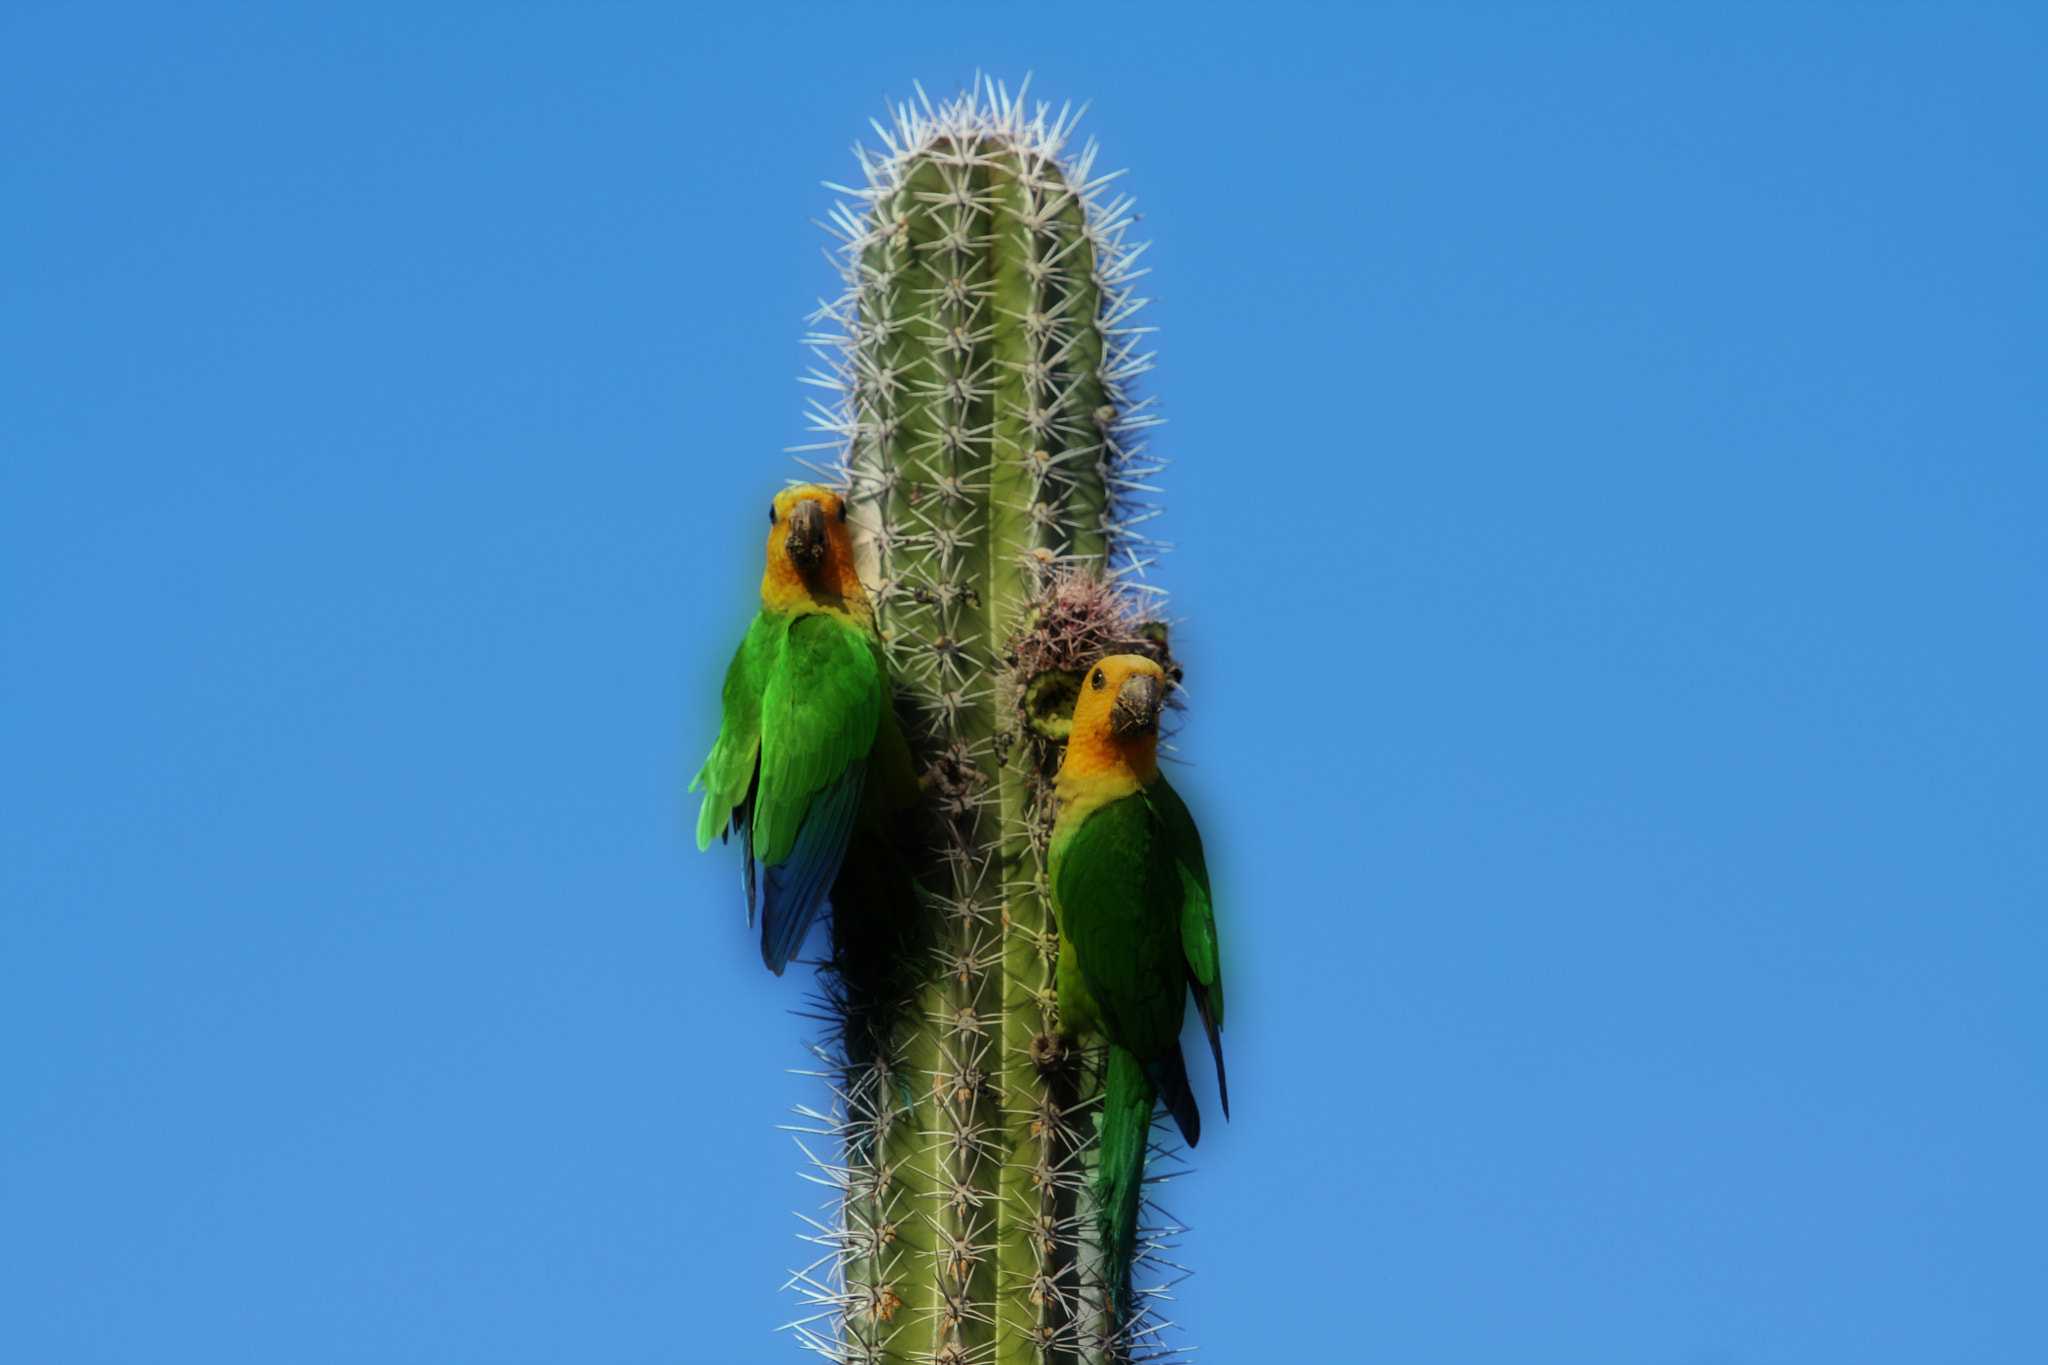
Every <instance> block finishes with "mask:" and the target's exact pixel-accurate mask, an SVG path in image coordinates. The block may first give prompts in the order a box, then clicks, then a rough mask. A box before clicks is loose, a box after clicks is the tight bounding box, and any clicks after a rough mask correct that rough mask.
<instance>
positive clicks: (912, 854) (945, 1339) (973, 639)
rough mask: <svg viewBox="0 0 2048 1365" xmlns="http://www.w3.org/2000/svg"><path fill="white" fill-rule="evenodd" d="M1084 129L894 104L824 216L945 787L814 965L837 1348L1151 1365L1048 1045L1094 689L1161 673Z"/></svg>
mask: <svg viewBox="0 0 2048 1365" xmlns="http://www.w3.org/2000/svg"><path fill="white" fill-rule="evenodd" d="M1072 122H1073V120H1072V117H1071V116H1070V115H1069V113H1067V112H1066V111H1062V112H1061V113H1060V114H1059V115H1058V116H1057V117H1049V115H1048V111H1047V110H1046V109H1045V108H1044V107H1043V106H1041V107H1039V108H1038V109H1037V110H1036V111H1035V112H1034V113H1030V114H1027V112H1026V110H1025V107H1024V103H1023V98H1022V95H1021V93H1020V95H1019V96H1018V97H1017V98H1015V99H1012V98H1010V97H1009V96H1008V94H1007V93H1006V92H1005V91H1003V90H1002V89H1001V88H1000V87H997V86H995V85H993V84H990V85H989V86H987V87H986V88H985V89H982V90H976V91H970V92H968V93H965V94H963V95H961V96H960V97H959V98H958V99H956V100H954V101H952V102H950V103H946V104H943V105H937V106H935V105H933V104H932V103H931V102H930V101H928V100H926V101H923V102H922V103H920V104H919V105H916V106H913V107H906V108H904V109H901V110H899V111H897V114H896V119H895V126H894V128H893V129H889V130H885V131H883V139H884V144H885V146H884V150H883V151H882V152H881V153H879V154H868V153H863V154H862V161H863V164H864V166H865V169H866V171H867V183H866V184H865V186H864V187H862V188H859V189H855V190H850V191H847V193H849V194H851V195H852V196H853V199H854V201H855V202H854V203H853V204H851V205H843V206H842V207H841V209H840V211H839V213H838V215H837V221H838V226H839V229H840V231H841V233H842V235H843V239H844V251H843V258H842V263H843V267H844V274H845V279H846V286H847V287H846V292H845V294H844V295H843V296H842V297H841V298H840V299H839V300H838V301H837V302H836V303H835V304H833V305H830V306H828V307H827V308H826V309H825V310H824V311H823V313H822V314H821V315H820V316H821V319H822V320H823V321H825V322H827V323H829V324H835V325H836V328H837V330H836V332H835V333H834V334H832V335H830V336H824V337H818V338H814V341H815V342H817V343H818V344H820V345H821V346H822V347H824V348H825V349H824V351H823V353H824V354H826V355H827V357H828V358H829V359H830V361H831V363H832V364H831V369H830V371H829V373H825V374H821V375H820V376H818V378H819V380H820V382H823V383H826V384H828V385H830V386H831V387H833V388H834V389H836V390H837V391H838V394H839V401H838V402H837V403H836V404H832V405H830V406H821V409H820V425H821V426H822V427H823V428H825V429H827V430H829V431H830V432H832V433H833V434H834V437H835V439H834V442H833V443H832V447H831V448H832V449H833V450H834V453H835V456H836V464H835V465H834V466H833V468H832V469H831V470H830V471H829V472H830V473H831V475H832V476H834V477H836V478H837V479H839V480H841V481H843V482H844V483H845V484H846V485H847V486H848V487H850V489H851V501H852V522H853V526H854V529H855V533H856V546H857V553H858V554H859V556H860V557H861V561H862V564H861V567H862V577H863V579H864V580H866V581H867V582H868V583H869V584H870V586H871V589H872V592H873V595H874V598H875V601H876V606H877V612H878V619H879V623H880V626H881V629H882V632H883V636H884V639H885V643H886V647H887V652H888V656H889V658H890V661H891V666H892V668H893V669H894V673H895V678H896V687H897V696H896V705H897V710H898V714H899V716H900V718H901V720H902V722H903V726H904V730H905V733H906V734H907V735H908V736H909V737H910V740H911V744H912V747H913V749H914V750H915V751H916V753H917V755H918V758H919V762H920V766H921V768H922V769H923V771H924V777H925V800H924V805H923V808H922V809H921V810H920V812H919V813H918V814H917V815H916V816H914V817H913V818H912V819H910V820H909V821H908V822H906V824H905V826H904V827H903V828H902V829H900V830H899V831H898V838H897V840H896V845H895V849H894V851H893V852H892V853H890V854H889V855H887V857H888V858H889V859H890V860H891V861H894V860H896V859H900V860H901V862H900V864H898V867H899V871H900V872H902V873H905V874H908V875H899V876H898V877H896V878H895V879H894V881H893V883H892V882H890V880H889V879H888V878H886V877H884V878H882V879H880V882H879V883H871V884H870V885H869V886H867V887H866V888H864V889H859V888H857V889H851V890H847V892H846V896H845V899H848V900H852V899H855V898H856V896H855V890H862V893H863V894H866V895H869V896H870V897H871V896H872V893H873V890H874V885H876V884H885V885H886V884H893V885H895V886H896V887H897V888H899V889H898V890H897V891H896V892H894V893H893V895H894V900H893V901H892V902H890V903H889V905H888V907H887V912H886V913H885V914H884V915H883V916H881V917H880V920H879V921H878V919H877V917H876V916H875V915H873V914H868V915H866V916H864V917H860V918H858V920H857V922H856V917H855V916H853V915H851V914H841V915H839V916H838V918H837V920H836V921H835V955H834V960H833V962H832V964H831V966H830V967H829V968H828V970H827V971H826V972H825V973H824V975H823V976H822V978H821V980H822V981H823V983H824V989H825V993H826V996H827V1003H828V1004H829V1006H830V1009H831V1017H833V1018H834V1020H835V1024H834V1027H833V1032H832V1036H831V1037H830V1039H828V1041H827V1044H826V1045H825V1046H824V1047H823V1048H821V1053H822V1054H823V1055H824V1056H825V1057H826V1058H827V1060H828V1064H829V1068H830V1069H829V1071H828V1073H827V1074H828V1075H829V1077H830V1078H831V1081H832V1083H833V1086H834V1090H835V1095H836V1103H835V1105H834V1106H833V1107H832V1111H831V1113H830V1114H829V1115H827V1114H819V1115H816V1116H815V1117H818V1118H821V1119H824V1120H826V1122H824V1123H822V1124H821V1125H819V1130H820V1131H821V1132H824V1133H826V1134H828V1135H829V1137H830V1138H831V1140H832V1141H833V1142H834V1143H835V1145H836V1151H835V1152H834V1153H833V1154H832V1155H831V1156H830V1157H829V1158H827V1157H825V1156H823V1155H822V1154H820V1155H819V1160H820V1164H821V1165H822V1166H823V1167H824V1168H825V1169H826V1170H827V1171H828V1172H829V1173H830V1174H829V1179H830V1181H831V1182H832V1184H833V1185H834V1188H835V1196H836V1197H835V1202H834V1206H833V1207H832V1209H831V1211H830V1213H829V1214H828V1216H827V1218H825V1219H824V1220H821V1221H820V1223H819V1233H818V1236H817V1238H816V1239H815V1240H818V1241H820V1242H822V1243H823V1244H824V1245H825V1246H826V1248H827V1251H828V1254H827V1256H826V1257H825V1259H823V1260H821V1261H820V1262H819V1263H818V1264H817V1265H816V1266H814V1267H813V1268H812V1269H811V1270H810V1271H808V1272H806V1273H805V1274H804V1275H802V1276H800V1277H799V1280H800V1283H802V1284H803V1285H804V1286H805V1287H806V1288H807V1290H808V1292H809V1293H810V1296H811V1298H812V1299H813V1300H814V1302H815V1303H816V1304H817V1305H819V1311H818V1312H817V1313H816V1315H815V1316H813V1317H810V1318H808V1319H806V1320H805V1321H804V1322H802V1323H800V1324H798V1330H799V1333H800V1335H801V1336H802V1338H803V1339H804V1340H805V1342H806V1343H807V1344H809V1345H811V1346H812V1347H814V1348H815V1349H817V1350H819V1351H820V1352H821V1353H822V1354H824V1355H826V1356H828V1357H829V1358H832V1359H834V1360H842V1361H890V1362H913V1361H914V1362H961V1363H962V1365H965V1362H976V1363H977V1365H979V1363H981V1362H989V1363H990V1365H1041V1363H1044V1365H1051V1363H1052V1362H1083V1361H1088V1362H1095V1361H1110V1360H1121V1359H1129V1358H1132V1357H1133V1355H1138V1356H1147V1357H1152V1358H1157V1357H1158V1356H1160V1355H1162V1354H1163V1353H1164V1348H1163V1347H1162V1346H1161V1345H1160V1343H1159V1340H1158V1331H1157V1329H1158V1327H1159V1325H1160V1324H1159V1323H1158V1320H1157V1319H1156V1317H1154V1316H1153V1315H1152V1314H1151V1312H1150V1307H1149V1301H1148V1300H1147V1299H1146V1297H1145V1296H1144V1295H1143V1294H1140V1295H1139V1296H1138V1297H1139V1302H1138V1303H1137V1304H1136V1305H1135V1306H1134V1305H1132V1304H1131V1303H1129V1302H1128V1301H1126V1300H1125V1298H1124V1296H1122V1295H1120V1294H1119V1292H1118V1287H1117V1286H1116V1285H1115V1284H1114V1283H1111V1282H1110V1271H1109V1269H1108V1267H1107V1263H1106V1261H1105V1258H1104V1254H1103V1247H1102V1244H1101V1240H1100V1235H1099V1224H1098V1211H1097V1209H1096V1208H1095V1207H1094V1203H1093V1197H1094V1182H1093V1174H1092V1173H1093V1163H1094V1151H1093V1143H1094V1123H1095V1119H1094V1105H1095V1102H1096V1101H1097V1100H1098V1098H1099V1095H1100V1088H1101V1068H1102V1059H1101V1057H1100V1055H1099V1049H1098V1050H1091V1049H1084V1048H1078V1047H1077V1046H1076V1045H1075V1043H1074V1040H1072V1039H1069V1038H1065V1037H1063V1036H1062V1035H1061V1033H1060V1029H1059V1020H1058V1012H1057V998H1056V993H1055V990H1054V985H1055V965H1056V960H1057V954H1058V933H1057V928H1056V925H1055V922H1054V918H1053V912H1052V907H1051V905H1050V902H1049V899H1048V894H1047V887H1046V846H1047V836H1048V834H1049V832H1050V829H1051V823H1052V815H1053V803H1052V790H1051V779H1052V776H1053V774H1054V773H1055V772H1056V771H1057V769H1058V766H1059V759H1060V748H1061V745H1060V741H1061V740H1062V739H1063V738H1064V735H1065V728H1064V727H1065V725H1066V724H1067V716H1068V714H1069V713H1070V710H1071V704H1072V698H1073V696H1074V694H1075V689H1076V686H1077V684H1078V681H1079V678H1080V676H1081V670H1082V669H1083V668H1085V667H1086V666H1087V665H1088V664H1089V663H1091V662H1092V661H1093V660H1094V659H1095V658H1096V657H1098V656H1100V655H1101V654H1103V653H1107V652H1115V651H1122V652H1138V651H1143V652H1148V653H1150V654H1152V655H1153V656H1154V657H1156V658H1159V659H1160V660H1161V661H1162V662H1164V663H1166V664H1167V665H1168V667H1169V670H1170V671H1171V669H1172V663H1171V659H1170V658H1168V656H1167V650H1166V635H1165V630H1164V627H1163V626H1160V625H1157V624H1153V623H1148V622H1147V620H1146V617H1147V616H1151V615H1156V606H1157V603H1156V599H1154V598H1152V597H1150V596H1149V595H1148V592H1149V590H1148V589H1145V588H1144V587H1143V586H1142V585H1141V584H1140V583H1139V581H1138V580H1139V576H1140V573H1141V571H1142V568H1143V565H1144V564H1145V563H1146V562H1147V561H1146V558H1145V557H1146V555H1147V554H1148V553H1149V552H1150V550H1151V549H1152V546H1151V545H1150V543H1149V542H1146V541H1144V540H1142V539H1141V538H1140V537H1139V536H1138V535H1137V534H1136V533H1135V532H1134V530H1133V527H1134V526H1135V525H1136V524H1137V523H1138V522H1141V521H1143V520H1144V519H1145V518H1146V517H1148V516H1150V515H1152V509H1150V508H1149V507H1148V506H1147V505H1145V504H1143V503H1141V502H1139V501H1137V499H1138V498H1139V497H1140V496H1141V495H1142V494H1143V493H1144V492H1145V491H1146V490H1145V487H1144V484H1143V482H1142V481H1143V479H1144V478H1145V477H1146V476H1147V475H1148V474H1150V473H1151V472H1153V470H1155V469H1156V468H1157V463H1156V462H1154V461H1151V460H1149V459H1148V458H1147V456H1146V455H1145V453H1144V452H1145V446H1144V441H1143V435H1144V429H1145V428H1146V427H1147V426H1148V425H1149V424H1150V423H1151V422H1152V421H1153V420H1154V419H1153V418H1152V416H1151V415H1150V413H1149V410H1148V405H1147V403H1146V402H1144V401H1138V400H1136V399H1135V398H1134V396H1133V394H1132V393H1131V392H1130V387H1129V386H1130V383H1131V381H1132V379H1133V377H1134V376H1136V375H1137V374H1139V373H1140V372H1142V371H1143V370H1145V369H1146V368H1148V359H1149V358H1148V357H1147V356H1145V355H1142V354H1139V353H1138V351H1137V350H1136V348H1135V345H1134V343H1135V341H1136V339H1137V337H1138V336H1139V334H1140V333H1141V332H1142V331H1143V330H1144V329H1141V328H1137V327H1135V326H1133V325H1132V323H1131V317H1132V314H1133V312H1134V311H1135V309H1136V308H1137V306H1138V303H1139V302H1140V301H1139V300H1136V299H1134V298H1133V297H1132V294H1131V280H1132V278H1133V276H1134V274H1135V273H1137V272H1135V271H1134V270H1133V268H1132V260H1133V258H1134V256H1135V255H1136V251H1134V250H1132V249H1129V248H1127V247H1126V246H1125V245H1124V241H1123V234H1124V231H1125V229H1126V227H1127V226H1128V224H1129V223H1130V221H1131V217H1130V212H1129V202H1128V200H1124V199H1117V200H1114V201H1111V200H1108V199H1107V198H1106V196H1105V193H1104V186H1105V184H1106V183H1107V182H1108V181H1109V180H1110V179H1111V178H1112V177H1109V176H1103V177H1100V178H1091V164H1092V161H1093V148H1092V146H1091V147H1089V148H1087V149H1085V150H1083V151H1082V152H1081V153H1080V154H1079V155H1077V156H1074V157H1072V158H1071V159H1070V158H1068V157H1067V156H1066V155H1065V151H1066V145H1067V141H1068V137H1069V134H1070V133H1071V130H1072ZM859 863H860V858H859V856H858V854H856V856H855V857H854V858H852V859H850V860H849V872H848V873H847V874H845V875H846V876H847V877H852V876H855V875H858V873H857V871H856V870H855V869H857V867H858V865H859ZM885 898H886V893H885ZM839 899H841V897H839V896H835V901H836V900H839ZM842 908H844V907H842ZM879 922H886V923H887V924H888V925H889V928H888V930H887V931H886V932H882V931H880V930H878V929H877V924H878V923H879ZM878 935H879V941H880V945H881V946H880V949H879V950H878V947H877V943H878ZM1158 1231H1159V1230H1158V1229H1157V1228H1155V1229H1153V1232H1154V1234H1155V1235H1154V1239H1153V1241H1152V1242H1151V1243H1150V1245H1151V1246H1152V1248H1153V1249H1154V1250H1155V1251H1156V1249H1157V1245H1158V1243H1157V1237H1156V1234H1157V1233H1158ZM1158 1275H1159V1263H1157V1262H1153V1263H1149V1264H1148V1265H1146V1266H1145V1267H1144V1268H1142V1269H1141V1273H1140V1276H1139V1282H1140V1283H1141V1284H1144V1283H1149V1282H1152V1281H1154V1280H1156V1279H1157V1278H1158Z"/></svg>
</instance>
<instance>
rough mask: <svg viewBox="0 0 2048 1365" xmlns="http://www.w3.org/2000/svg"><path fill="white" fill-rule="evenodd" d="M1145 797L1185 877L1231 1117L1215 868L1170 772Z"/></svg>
mask: <svg viewBox="0 0 2048 1365" xmlns="http://www.w3.org/2000/svg"><path fill="white" fill-rule="evenodd" d="M1144 797H1145V800H1146V801H1147V802H1148V803H1149V804H1150V805H1151V807H1152V818H1153V820H1155V821H1156V822H1157V823H1158V825H1159V830H1160V835H1161V837H1162V839H1163V840H1164V842H1165V843H1166V845H1167V847H1168V848H1170V849H1171V850H1172V853H1173V864H1174V870H1175V872H1176V873H1177V874H1178V875H1179V877H1180V886H1181V902H1180V948H1181V954H1182V956H1183V957H1184V958H1185V959H1186V961H1187V964H1188V965H1187V971H1188V990H1189V993H1190V994H1192V995H1193V996H1194V997H1195V1010H1196V1012H1197V1013H1199V1014H1200V1015H1201V1016H1202V1031H1203V1032H1204V1033H1206V1034H1207V1035H1208V1036H1209V1052H1210V1055H1211V1056H1213V1057H1215V1059H1216V1093H1217V1095H1218V1097H1219V1098H1220V1099H1221V1100H1222V1101H1223V1117H1225V1118H1229V1117H1230V1081H1229V1078H1228V1077H1227V1076H1226V1075H1225V1073H1224V1070H1223V1039H1222V1037H1221V1036H1220V1033H1219V1030H1220V1029H1222V1027H1223V963H1222V960H1221V954H1220V953H1219V952H1218V951H1217V947H1216V911H1215V907H1214V904H1213V903H1212V902H1211V900H1210V897H1209V869H1208V866H1207V865H1206V864H1205V863H1203V861H1202V834H1201V831H1200V830H1197V829H1196V828H1195V818H1194V817H1193V816H1192V815H1189V814H1188V808H1187V806H1186V805H1185V804H1184V803H1183V802H1182V801H1181V799H1180V793H1179V792H1176V791H1175V790H1174V789H1173V788H1172V786H1171V785H1169V784H1168V782H1167V780H1166V779H1165V778H1164V777H1162V778H1160V779H1159V780H1158V781H1157V782H1154V783H1153V784H1152V785H1151V786H1149V787H1147V788H1145V790H1144Z"/></svg>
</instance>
